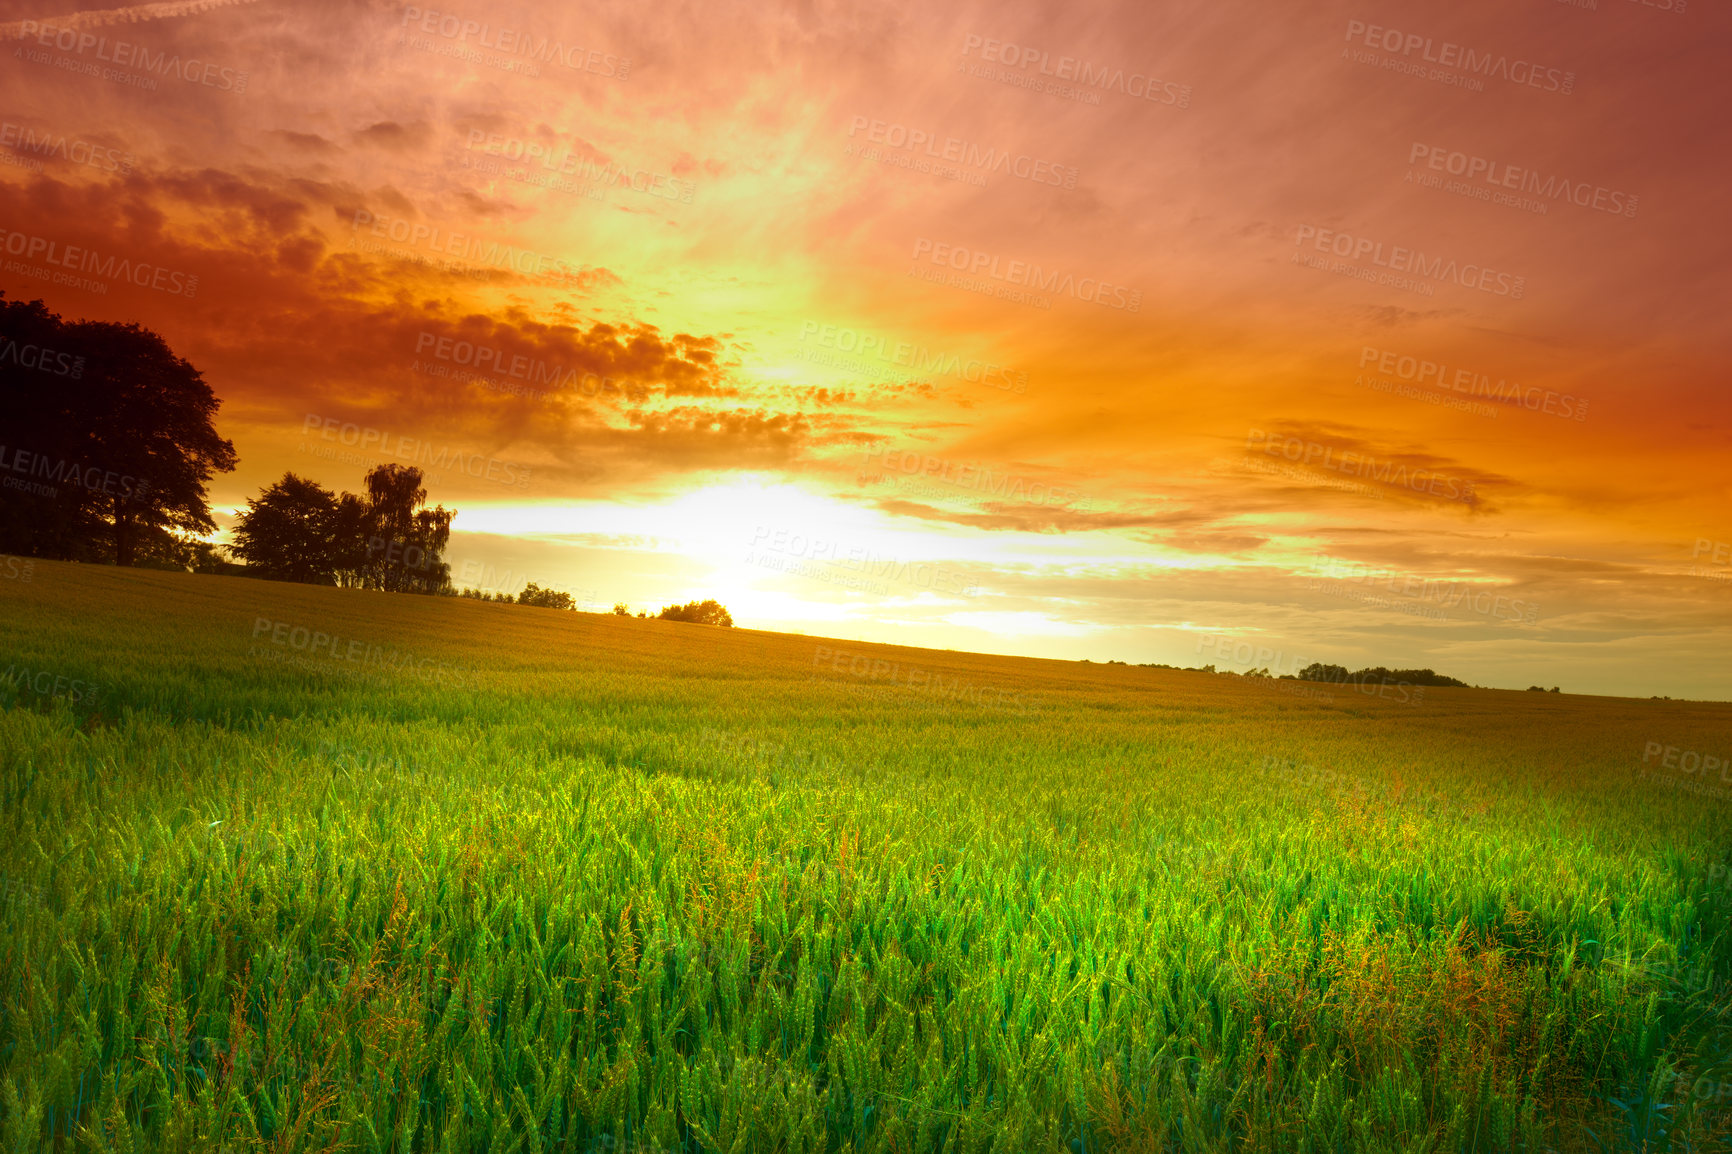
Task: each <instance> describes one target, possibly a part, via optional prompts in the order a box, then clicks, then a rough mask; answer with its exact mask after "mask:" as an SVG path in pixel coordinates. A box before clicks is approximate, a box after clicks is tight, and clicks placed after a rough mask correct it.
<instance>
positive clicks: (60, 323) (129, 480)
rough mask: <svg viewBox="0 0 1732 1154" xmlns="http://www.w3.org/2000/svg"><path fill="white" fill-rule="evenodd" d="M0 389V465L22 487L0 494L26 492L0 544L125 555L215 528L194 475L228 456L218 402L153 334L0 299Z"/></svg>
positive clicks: (160, 549) (51, 552) (3, 521)
mask: <svg viewBox="0 0 1732 1154" xmlns="http://www.w3.org/2000/svg"><path fill="white" fill-rule="evenodd" d="M0 398H3V401H4V405H5V411H6V414H7V433H6V440H5V444H4V446H0V454H3V456H4V459H3V460H0V471H5V472H7V473H8V474H15V475H17V479H19V480H21V481H25V482H26V483H28V484H29V485H31V486H32V487H31V488H28V489H23V488H21V489H20V490H19V491H18V493H9V494H8V501H7V502H5V504H7V505H13V504H14V502H13V501H12V500H11V498H12V497H14V496H19V497H21V498H22V497H27V498H29V499H28V500H27V501H24V502H22V503H21V506H20V508H18V509H17V510H15V511H14V510H9V511H8V514H7V515H5V516H0V548H5V549H8V550H10V551H13V552H18V553H25V554H30V555H35V556H44V555H45V556H55V557H60V558H63V559H67V560H97V561H112V562H114V563H115V564H117V565H132V564H134V563H135V562H136V561H137V560H140V559H144V558H147V557H157V558H158V559H164V560H172V559H173V558H174V556H175V555H177V554H178V553H179V552H180V551H181V550H182V549H183V548H184V547H185V546H186V543H187V541H188V540H189V539H191V538H196V537H198V536H201V535H207V534H210V533H214V532H215V531H216V523H215V521H213V520H212V518H211V514H210V505H209V501H208V499H207V496H206V492H205V486H206V485H207V484H208V482H209V481H210V479H211V477H212V475H213V474H215V473H218V472H224V473H226V472H230V471H232V470H233V469H234V467H235V461H236V457H235V450H234V445H233V444H232V443H231V442H229V441H227V440H224V439H223V438H222V437H219V436H218V435H217V432H216V429H215V427H214V426H213V424H212V419H213V418H214V417H215V415H216V411H217V409H218V408H219V407H220V405H221V402H220V401H218V400H217V398H216V395H215V394H214V393H213V392H212V391H211V387H210V386H209V385H208V384H206V383H205V380H204V378H203V376H202V375H201V374H200V373H199V371H198V370H197V369H196V368H194V367H193V366H192V365H191V364H190V363H188V362H187V361H186V360H184V359H182V358H181V357H178V356H176V355H175V354H174V352H173V350H172V349H170V348H169V347H168V344H167V343H166V342H165V341H164V340H163V339H162V338H161V337H160V336H158V335H157V334H156V333H154V332H152V331H151V330H149V329H146V328H143V327H141V326H139V325H136V324H115V323H111V322H106V321H72V322H69V321H65V320H63V319H62V318H61V317H60V316H59V315H57V314H55V313H53V312H50V311H49V310H48V308H47V306H45V305H44V304H43V303H42V302H41V301H30V302H28V303H26V302H22V301H0ZM20 454H22V455H20Z"/></svg>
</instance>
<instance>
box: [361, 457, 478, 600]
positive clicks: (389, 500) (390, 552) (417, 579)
mask: <svg viewBox="0 0 1732 1154" xmlns="http://www.w3.org/2000/svg"><path fill="white" fill-rule="evenodd" d="M426 501H427V490H426V489H425V488H423V487H422V485H421V470H420V469H417V468H416V467H415V466H413V465H399V464H396V463H391V464H385V465H379V466H377V467H376V468H374V469H372V470H371V471H369V472H368V473H367V506H368V511H369V513H370V514H371V525H370V527H371V529H372V534H371V536H369V537H368V539H367V562H368V566H367V570H368V585H369V587H371V588H377V589H385V590H388V591H390V592H394V593H437V592H439V591H440V590H442V589H444V588H446V587H447V586H449V585H450V584H451V566H450V565H448V564H446V563H445V562H444V561H443V560H441V555H442V554H443V553H444V552H445V546H446V545H447V544H448V543H449V542H450V540H451V518H452V517H454V516H456V513H455V511H454V510H450V509H446V508H445V507H444V506H443V505H437V506H435V507H433V508H431V509H427V508H423V507H422V506H424V505H425V504H426Z"/></svg>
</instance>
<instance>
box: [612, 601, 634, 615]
mask: <svg viewBox="0 0 1732 1154" xmlns="http://www.w3.org/2000/svg"><path fill="white" fill-rule="evenodd" d="M613 615H614V616H615V617H630V616H631V608H630V606H628V605H626V603H625V602H624V601H615V602H614V603H613Z"/></svg>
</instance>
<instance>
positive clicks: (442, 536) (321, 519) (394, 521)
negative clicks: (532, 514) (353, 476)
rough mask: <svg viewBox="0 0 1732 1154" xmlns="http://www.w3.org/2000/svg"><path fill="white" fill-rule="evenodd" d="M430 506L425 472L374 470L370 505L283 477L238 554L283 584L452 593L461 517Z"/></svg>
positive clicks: (243, 519)
mask: <svg viewBox="0 0 1732 1154" xmlns="http://www.w3.org/2000/svg"><path fill="white" fill-rule="evenodd" d="M426 500H427V490H426V489H424V488H423V487H422V486H421V470H419V469H416V468H414V467H412V466H404V465H397V464H387V465H380V466H378V467H376V468H374V469H373V470H371V471H370V472H368V474H367V495H366V496H365V497H359V496H356V495H355V494H354V493H340V494H339V493H333V492H331V491H330V490H329V489H326V488H324V487H323V486H321V485H319V484H318V483H317V482H315V481H309V480H306V479H305V478H302V477H297V476H295V474H293V473H284V474H283V479H282V480H281V481H278V482H277V483H276V484H274V485H272V486H270V487H269V488H268V489H265V490H264V491H263V492H261V493H260V494H259V495H258V496H257V497H255V498H254V499H253V500H251V501H249V502H248V503H247V508H246V509H245V510H244V511H243V512H242V513H241V515H240V526H239V527H238V528H237V529H236V531H235V543H234V546H233V549H234V552H235V554H236V556H239V557H241V558H242V559H243V560H245V561H246V563H247V565H248V566H249V567H250V568H255V569H257V570H259V571H260V573H261V574H262V575H263V576H265V577H271V578H275V579H277V580H280V581H300V582H304V583H306V584H310V585H340V586H342V587H343V588H345V589H383V590H386V591H388V592H395V593H445V592H449V591H450V588H451V566H450V565H449V564H447V563H446V562H445V561H444V559H443V554H444V552H445V546H446V545H447V544H448V543H449V541H450V539H451V519H452V518H453V517H455V516H456V511H455V510H451V509H446V508H445V507H444V506H442V505H440V506H435V507H434V508H432V509H427V508H422V507H420V506H422V505H423V504H424V503H425V502H426ZM507 600H509V598H507Z"/></svg>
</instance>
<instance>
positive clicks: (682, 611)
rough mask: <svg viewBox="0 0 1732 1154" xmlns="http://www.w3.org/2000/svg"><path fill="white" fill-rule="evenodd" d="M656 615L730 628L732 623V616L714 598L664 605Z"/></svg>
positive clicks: (673, 619)
mask: <svg viewBox="0 0 1732 1154" xmlns="http://www.w3.org/2000/svg"><path fill="white" fill-rule="evenodd" d="M640 616H641V614H640ZM656 616H657V617H659V618H661V619H662V620H663V621H691V622H694V623H696V624H698V625H721V626H724V627H726V628H732V627H733V624H734V618H733V616H732V615H731V614H730V613H729V612H728V611H727V610H726V609H724V608H722V605H721V603H720V602H718V601H716V600H714V599H711V600H709V601H688V602H686V603H685V604H684V605H668V606H664V607H663V609H662V611H661V612H660V613H658V614H656Z"/></svg>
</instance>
